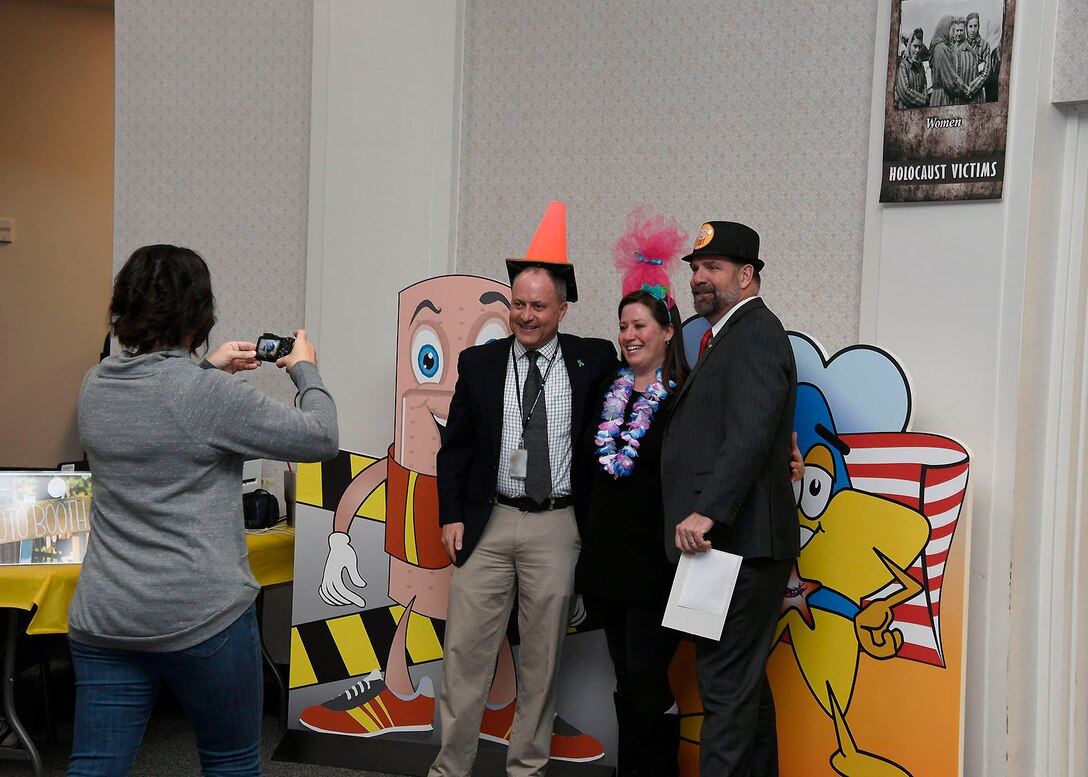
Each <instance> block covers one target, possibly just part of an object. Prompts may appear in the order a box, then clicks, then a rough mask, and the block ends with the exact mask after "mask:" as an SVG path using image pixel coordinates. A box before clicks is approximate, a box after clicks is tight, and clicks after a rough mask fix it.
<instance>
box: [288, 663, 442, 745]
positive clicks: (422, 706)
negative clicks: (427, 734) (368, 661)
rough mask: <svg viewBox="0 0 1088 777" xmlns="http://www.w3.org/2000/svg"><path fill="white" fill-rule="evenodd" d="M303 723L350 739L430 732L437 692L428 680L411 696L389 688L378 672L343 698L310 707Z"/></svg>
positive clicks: (432, 724) (421, 682)
mask: <svg viewBox="0 0 1088 777" xmlns="http://www.w3.org/2000/svg"><path fill="white" fill-rule="evenodd" d="M298 720H299V723H301V724H302V725H304V726H306V728H309V729H312V730H314V731H321V732H324V733H326V734H341V735H344V736H350V737H376V736H380V735H382V734H392V733H393V732H395V731H430V730H431V729H432V728H433V726H434V690H433V687H432V685H431V678H429V677H424V678H423V679H422V680H420V681H419V687H418V688H416V692H415V693H414V694H412V695H411V696H401V695H400V694H398V693H396V692H395V691H393V690H392V689H390V688H388V687H387V686H386V684H385V680H383V679H382V673H381V672H380V671H379V670H377V669H375V670H374V671H373V672H371V673H370V674H368V675H367V676H366V677H364V678H363V679H362V680H360V681H359V682H357V683H355V685H353V686H351V687H350V688H348V689H347V690H346V691H344V692H343V693H341V694H340V695H339V696H337V697H335V698H333V699H329V701H327V702H325V703H324V704H319V705H316V706H313V707H307V708H306V709H304V710H303V711H302V714H301V715H299V716H298Z"/></svg>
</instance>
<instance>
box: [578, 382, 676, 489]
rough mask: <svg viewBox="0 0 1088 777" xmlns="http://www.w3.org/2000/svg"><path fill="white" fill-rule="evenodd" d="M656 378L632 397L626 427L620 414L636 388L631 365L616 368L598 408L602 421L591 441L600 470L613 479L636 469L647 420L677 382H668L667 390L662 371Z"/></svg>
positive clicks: (648, 420)
mask: <svg viewBox="0 0 1088 777" xmlns="http://www.w3.org/2000/svg"><path fill="white" fill-rule="evenodd" d="M656 377H657V379H656V380H655V381H654V383H653V384H651V385H650V386H648V387H647V388H646V390H645V391H643V392H642V394H641V395H640V396H639V398H638V399H636V400H635V404H634V407H632V408H631V420H630V421H629V422H628V424H627V428H626V429H624V428H623V413H624V411H625V410H626V409H627V402H628V401H629V400H630V399H631V394H632V392H633V391H634V390H635V371H634V370H632V369H631V368H630V367H624V368H623V369H621V370H620V371H619V374H618V375H617V376H616V380H614V381H613V382H612V387H611V388H610V389H609V390H608V393H607V394H605V397H604V407H603V409H602V410H601V424H600V426H598V427H597V434H596V435H595V436H594V438H593V444H594V445H596V446H597V453H598V454H599V456H600V458H598V459H597V460H598V461H599V462H600V463H601V469H603V470H604V471H605V472H607V473H608V474H609V475H611V476H612V477H613V478H615V479H616V480H619V479H620V478H621V477H626V476H628V475H630V474H631V470H633V469H634V468H635V459H636V458H637V457H638V441H639V439H640V438H641V437H642V436H643V435H645V434H646V430H647V429H649V428H650V422H651V421H652V420H653V418H654V413H656V412H657V407H658V405H660V404H661V400H662V399H664V398H665V397H667V396H668V395H669V389H674V388H676V383H674V382H673V381H671V380H670V381H669V388H668V389H666V388H665V386H664V385H663V384H662V382H661V370H658V371H657V373H656ZM617 437H619V439H621V440H623V442H624V446H623V447H622V448H619V449H618V450H617V445H616V438H617Z"/></svg>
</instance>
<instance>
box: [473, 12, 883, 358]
mask: <svg viewBox="0 0 1088 777" xmlns="http://www.w3.org/2000/svg"><path fill="white" fill-rule="evenodd" d="M876 12H877V7H876V5H875V4H873V3H872V2H871V0H846V1H845V2H838V3H825V2H813V1H812V0H804V1H803V2H794V3H785V2H763V3H723V2H720V0H697V1H696V0H691V1H690V2H683V3H661V2H659V1H658V0H631V1H628V0H596V1H595V2H592V3H587V2H580V1H579V0H550V1H549V2H533V1H532V0H470V2H468V3H467V10H466V18H465V66H464V98H463V99H464V103H463V106H464V107H463V117H462V144H461V188H460V213H459V219H458V226H459V234H458V270H459V271H462V272H471V273H478V274H482V275H490V276H494V277H498V276H501V274H502V273H503V271H504V270H503V265H502V260H503V258H505V257H507V256H515V255H520V253H521V252H523V251H524V250H525V249H526V248H527V247H528V245H529V241H530V239H531V238H532V235H533V231H534V230H535V229H536V226H537V223H538V221H539V219H540V217H541V215H542V214H543V212H544V208H545V206H546V205H547V203H548V201H549V200H551V199H553V198H555V199H562V200H565V201H566V203H567V209H568V211H567V212H568V241H569V242H568V250H569V253H570V258H571V260H572V261H573V262H574V263H575V265H576V267H577V274H578V278H579V288H580V289H581V290H582V291H581V294H582V297H583V301H581V302H579V303H578V304H576V305H573V306H572V309H571V314H570V315H569V316H568V320H567V323H566V325H565V326H566V328H567V329H568V331H573V332H581V333H586V334H588V333H593V334H600V335H603V336H608V337H611V336H612V334H613V332H614V331H615V309H614V305H615V302H616V301H617V300H618V297H619V294H618V292H619V282H618V279H617V277H616V274H615V273H614V271H613V269H612V267H611V253H610V248H611V244H612V242H613V241H614V240H615V238H616V237H617V236H618V235H619V233H620V232H622V230H623V228H624V217H625V215H626V214H627V213H628V212H629V211H630V210H632V209H633V208H634V207H635V206H637V205H638V204H640V203H642V202H649V203H650V204H652V205H653V206H654V207H655V208H657V209H658V210H660V211H663V212H665V213H666V214H670V215H675V216H676V217H677V218H678V219H679V221H680V222H681V224H682V225H683V226H684V227H685V228H686V229H687V230H688V231H689V232H692V233H693V232H694V231H695V230H696V229H698V226H699V224H701V223H702V222H703V221H704V220H708V219H728V220H737V221H744V222H747V223H748V224H750V225H751V226H753V227H755V228H756V229H757V230H758V231H759V232H760V235H761V237H762V248H761V256H763V257H764V258H765V260H766V262H767V269H766V271H765V272H764V296H765V297H766V299H767V301H768V304H769V305H770V306H771V307H772V308H773V309H774V310H775V311H777V312H778V313H779V315H780V316H781V318H782V320H783V322H784V323H785V324H786V326H787V327H789V328H799V329H803V330H805V331H807V332H809V333H811V334H813V335H815V336H816V337H817V338H818V339H820V340H821V341H822V342H823V343H824V345H825V346H827V347H828V348H830V349H832V350H836V349H838V348H841V347H842V346H845V345H848V344H850V343H853V342H855V341H856V337H857V331H858V312H859V300H860V278H861V256H862V237H863V228H864V210H865V209H864V200H865V183H866V180H865V171H866V161H867V158H868V132H869V114H870V94H871V91H872V78H873V56H874V51H873V45H874V44H873V41H874V39H875V29H876V28H875V25H876ZM676 280H677V281H678V282H679V283H680V284H681V291H682V295H681V300H682V304H681V310H682V311H687V312H690V311H691V302H690V294H689V293H687V286H686V284H687V277H686V267H685V268H681V273H680V274H679V275H678V276H677V277H676Z"/></svg>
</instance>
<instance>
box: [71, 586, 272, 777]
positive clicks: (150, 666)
mask: <svg viewBox="0 0 1088 777" xmlns="http://www.w3.org/2000/svg"><path fill="white" fill-rule="evenodd" d="M69 645H70V647H71V651H72V666H73V668H74V669H75V676H76V710H75V731H74V732H73V736H72V758H71V760H70V761H69V763H68V777H85V776H86V777H91V776H92V775H93V777H113V776H114V775H127V774H128V773H129V771H130V770H131V769H132V763H133V761H134V760H135V759H136V751H137V750H139V748H140V741H141V740H142V739H143V736H144V729H145V728H146V727H147V720H148V718H149V717H150V715H151V708H152V706H153V705H154V703H155V697H156V696H157V695H158V692H159V687H160V686H161V685H162V684H163V683H166V684H167V685H168V686H169V687H170V689H171V690H172V691H173V692H174V695H175V696H177V698H178V701H179V702H180V703H181V706H182V708H183V709H184V710H185V715H186V717H188V719H189V722H190V723H191V724H192V726H193V728H194V729H195V730H196V743H197V749H198V750H199V751H200V765H201V771H202V772H203V774H205V775H209V776H210V775H260V773H261V772H260V736H261V709H262V703H263V696H264V686H263V675H262V673H261V645H260V639H259V636H258V633H257V610H256V606H255V605H252V606H250V608H249V609H248V610H246V611H245V612H244V613H242V615H241V617H239V618H238V620H236V621H235V622H234V623H232V624H231V625H230V626H228V627H227V628H225V629H224V630H223V631H221V632H219V633H218V634H216V635H215V636H214V637H211V638H209V639H207V640H205V641H204V642H201V643H200V644H199V645H194V646H193V647H191V648H188V649H187V650H177V651H174V652H169V653H152V652H146V651H138V650H115V649H111V648H100V647H92V646H90V645H85V644H82V643H79V642H76V641H75V640H72V639H69Z"/></svg>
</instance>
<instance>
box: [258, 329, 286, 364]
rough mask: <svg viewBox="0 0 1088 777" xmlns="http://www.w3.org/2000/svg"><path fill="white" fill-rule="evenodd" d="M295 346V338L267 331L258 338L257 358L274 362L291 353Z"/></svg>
mask: <svg viewBox="0 0 1088 777" xmlns="http://www.w3.org/2000/svg"><path fill="white" fill-rule="evenodd" d="M294 347H295V338H293V337H280V336H279V335H274V334H270V333H268V332H265V333H264V334H263V335H261V336H260V337H258V338H257V358H258V359H260V360H261V361H263V362H274V361H278V360H280V359H282V358H283V357H284V356H286V355H287V354H289V353H291V349H292V348H294Z"/></svg>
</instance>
